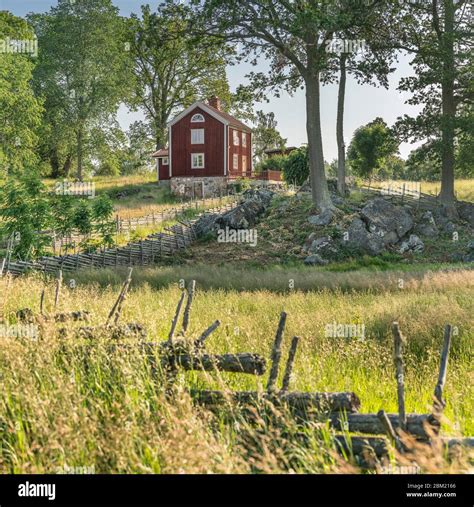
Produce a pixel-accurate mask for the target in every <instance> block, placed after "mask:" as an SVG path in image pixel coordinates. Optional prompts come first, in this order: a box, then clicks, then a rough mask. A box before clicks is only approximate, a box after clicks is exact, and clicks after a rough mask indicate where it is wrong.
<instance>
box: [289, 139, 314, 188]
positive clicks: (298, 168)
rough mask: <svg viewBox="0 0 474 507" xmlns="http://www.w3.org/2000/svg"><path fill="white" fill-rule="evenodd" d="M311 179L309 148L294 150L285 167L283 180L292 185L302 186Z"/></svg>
mask: <svg viewBox="0 0 474 507" xmlns="http://www.w3.org/2000/svg"><path fill="white" fill-rule="evenodd" d="M308 177H309V160H308V148H307V147H306V146H303V147H301V148H299V149H297V150H293V151H292V152H291V153H290V154H289V155H288V156H287V157H286V160H285V162H284V165H283V178H284V179H285V181H286V182H288V183H290V184H293V183H294V184H296V185H302V184H303V183H304V182H305V181H306V180H307V179H308Z"/></svg>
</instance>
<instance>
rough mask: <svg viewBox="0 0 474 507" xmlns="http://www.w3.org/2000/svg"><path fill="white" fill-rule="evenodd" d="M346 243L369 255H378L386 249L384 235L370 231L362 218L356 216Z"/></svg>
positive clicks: (348, 231)
mask: <svg viewBox="0 0 474 507" xmlns="http://www.w3.org/2000/svg"><path fill="white" fill-rule="evenodd" d="M346 245H347V246H348V247H350V248H354V249H356V250H358V251H362V252H365V253H368V254H369V255H378V254H379V253H380V252H382V250H383V249H384V242H383V239H382V236H380V235H379V234H377V233H374V232H369V231H368V230H367V227H366V225H365V223H364V222H363V221H362V220H361V219H360V218H354V220H352V222H351V224H350V225H349V228H348V229H347V239H346Z"/></svg>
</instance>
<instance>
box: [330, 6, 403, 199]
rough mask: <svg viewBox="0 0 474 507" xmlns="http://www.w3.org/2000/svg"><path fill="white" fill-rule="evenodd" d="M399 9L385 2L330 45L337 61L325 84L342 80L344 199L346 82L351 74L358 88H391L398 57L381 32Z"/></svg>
mask: <svg viewBox="0 0 474 507" xmlns="http://www.w3.org/2000/svg"><path fill="white" fill-rule="evenodd" d="M396 13H397V9H396V8H393V6H388V5H387V4H386V3H385V2H380V3H378V4H373V5H369V6H368V8H367V10H366V16H365V18H364V20H363V22H360V23H359V24H358V25H357V24H354V25H353V26H351V27H349V28H347V29H346V30H343V31H339V32H337V33H336V34H335V37H334V39H333V40H331V41H328V49H330V53H331V54H332V55H333V57H332V58H331V59H330V61H329V65H328V69H327V71H326V72H324V73H322V80H323V82H324V83H332V82H334V81H335V80H336V76H338V78H339V83H338V95H337V116H336V141H337V170H336V175H337V189H338V192H339V193H340V194H341V195H345V193H346V181H345V179H346V149H345V148H346V147H345V142H344V108H345V99H346V81H347V75H348V74H350V75H351V76H352V77H353V78H355V80H356V81H357V83H358V84H361V85H364V84H369V85H373V86H376V85H382V86H383V87H384V88H388V75H389V74H390V73H391V72H393V71H394V70H395V69H394V68H393V67H392V66H391V65H392V63H393V61H394V59H395V58H396V54H395V52H394V50H393V48H391V47H387V46H386V44H385V42H386V41H385V39H384V37H383V35H382V34H381V32H380V30H379V29H378V27H379V26H381V25H386V24H388V25H390V24H391V22H392V20H393V18H394V17H395V16H396Z"/></svg>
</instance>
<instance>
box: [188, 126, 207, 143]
mask: <svg viewBox="0 0 474 507" xmlns="http://www.w3.org/2000/svg"><path fill="white" fill-rule="evenodd" d="M191 144H204V129H191Z"/></svg>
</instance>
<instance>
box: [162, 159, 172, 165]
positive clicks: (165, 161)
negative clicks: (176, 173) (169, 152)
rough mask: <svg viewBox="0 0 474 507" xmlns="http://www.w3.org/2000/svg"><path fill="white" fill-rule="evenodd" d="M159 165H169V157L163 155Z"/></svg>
mask: <svg viewBox="0 0 474 507" xmlns="http://www.w3.org/2000/svg"><path fill="white" fill-rule="evenodd" d="M161 165H170V161H169V157H163V158H162V159H161Z"/></svg>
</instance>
